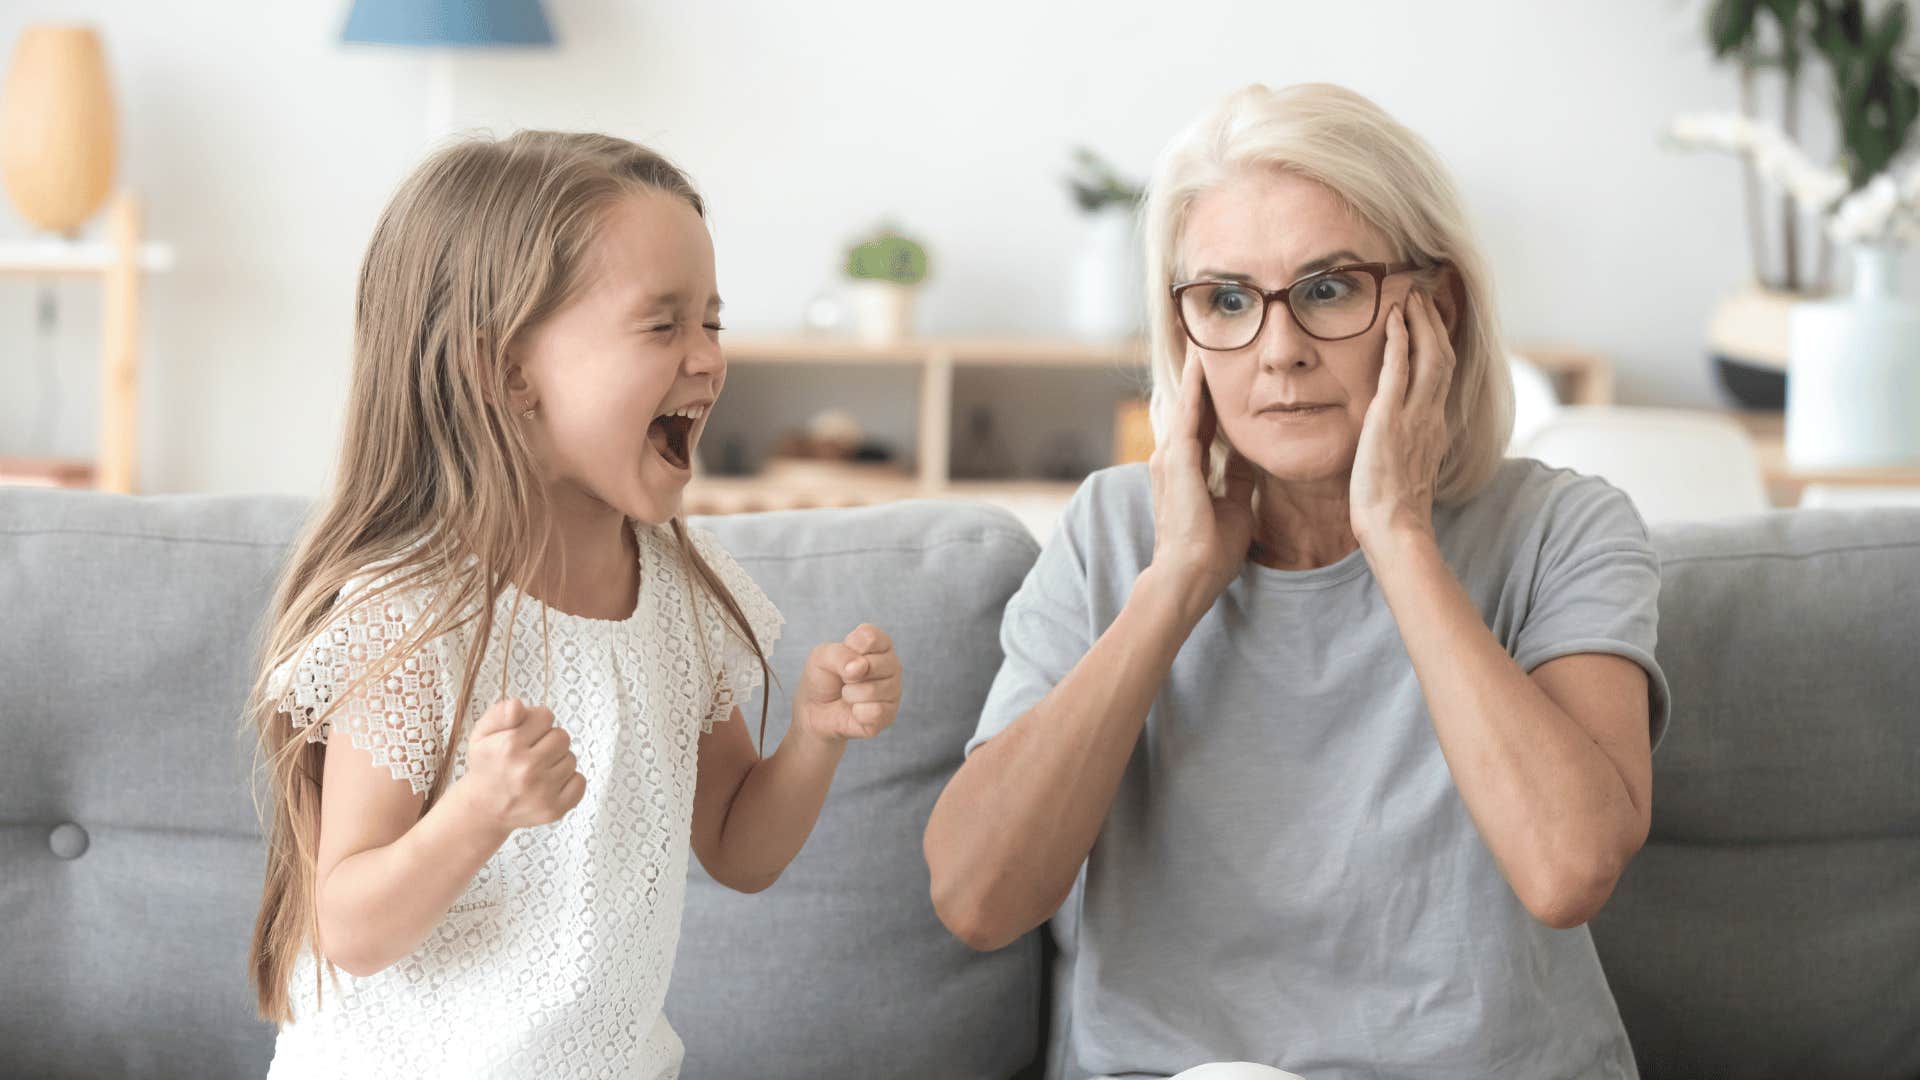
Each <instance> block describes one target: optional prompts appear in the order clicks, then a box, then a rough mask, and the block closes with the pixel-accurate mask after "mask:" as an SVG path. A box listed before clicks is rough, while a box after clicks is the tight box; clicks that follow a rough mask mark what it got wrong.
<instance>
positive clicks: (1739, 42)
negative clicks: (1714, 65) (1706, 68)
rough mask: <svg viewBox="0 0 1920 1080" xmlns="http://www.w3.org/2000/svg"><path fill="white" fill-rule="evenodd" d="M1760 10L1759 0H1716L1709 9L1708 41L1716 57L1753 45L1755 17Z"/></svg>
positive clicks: (1725, 55) (1745, 49) (1722, 57)
mask: <svg viewBox="0 0 1920 1080" xmlns="http://www.w3.org/2000/svg"><path fill="white" fill-rule="evenodd" d="M1759 10H1760V4H1759V0H1714V4H1713V6H1712V7H1711V8H1709V9H1707V42H1708V44H1709V45H1711V46H1712V47H1713V55H1714V58H1715V59H1725V58H1726V57H1727V56H1728V55H1730V54H1733V53H1737V52H1744V51H1747V50H1748V49H1750V48H1751V47H1752V45H1753V18H1754V16H1755V15H1756V14H1758V12H1759Z"/></svg>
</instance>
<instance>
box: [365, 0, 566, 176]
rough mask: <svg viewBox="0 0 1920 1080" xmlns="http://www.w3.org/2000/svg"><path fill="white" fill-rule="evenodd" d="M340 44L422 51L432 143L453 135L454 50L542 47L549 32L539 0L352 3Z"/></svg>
mask: <svg viewBox="0 0 1920 1080" xmlns="http://www.w3.org/2000/svg"><path fill="white" fill-rule="evenodd" d="M340 40H341V41H343V42H347V43H350V44H368V45H397V46H401V47H403V48H411V49H424V50H426V53H427V110H426V122H427V128H426V135H427V139H428V141H432V140H435V139H439V138H442V137H444V136H446V135H447V133H448V132H451V131H452V130H453V90H454V71H453V50H455V49H475V48H498V47H501V46H507V47H513V48H545V47H548V46H551V45H552V44H553V28H552V27H551V26H549V25H548V24H547V13H546V11H545V10H544V9H542V8H541V6H540V0H354V3H353V7H352V8H351V9H350V10H349V11H348V12H347V24H346V26H345V28H344V29H342V30H341V31H340Z"/></svg>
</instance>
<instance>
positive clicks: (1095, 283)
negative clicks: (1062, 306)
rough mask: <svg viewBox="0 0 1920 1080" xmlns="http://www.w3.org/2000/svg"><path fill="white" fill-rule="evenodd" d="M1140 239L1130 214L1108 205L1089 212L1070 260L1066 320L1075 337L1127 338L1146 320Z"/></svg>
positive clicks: (1137, 330)
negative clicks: (1077, 250)
mask: <svg viewBox="0 0 1920 1080" xmlns="http://www.w3.org/2000/svg"><path fill="white" fill-rule="evenodd" d="M1140 276H1141V269H1140V244H1139V239H1138V237H1137V236H1136V235H1135V231H1134V227H1133V213H1132V212H1131V211H1129V210H1127V209H1124V208H1121V207H1109V208H1108V209H1105V210H1100V211H1097V212H1095V213H1093V214H1091V215H1089V216H1088V217H1087V219H1086V234H1085V236H1084V237H1083V238H1082V240H1081V244H1080V252H1079V254H1078V255H1076V256H1075V257H1074V260H1073V279H1072V283H1071V288H1070V290H1069V292H1068V306H1067V325H1068V327H1069V328H1070V329H1071V330H1072V331H1073V333H1074V335H1075V336H1077V337H1083V338H1091V339H1094V340H1098V341H1107V340H1112V339H1114V338H1124V337H1130V336H1132V335H1134V334H1137V333H1139V332H1140V329H1141V326H1142V325H1143V323H1144V321H1145V320H1144V319H1143V318H1142V315H1143V312H1142V311H1141V304H1140Z"/></svg>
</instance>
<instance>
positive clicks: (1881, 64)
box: [1671, 0, 1917, 409]
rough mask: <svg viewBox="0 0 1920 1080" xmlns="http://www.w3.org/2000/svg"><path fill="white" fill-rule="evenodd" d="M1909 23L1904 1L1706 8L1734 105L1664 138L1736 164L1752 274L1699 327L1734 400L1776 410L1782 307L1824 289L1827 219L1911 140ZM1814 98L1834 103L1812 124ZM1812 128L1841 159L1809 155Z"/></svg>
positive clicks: (1783, 364) (1783, 365)
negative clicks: (1823, 160)
mask: <svg viewBox="0 0 1920 1080" xmlns="http://www.w3.org/2000/svg"><path fill="white" fill-rule="evenodd" d="M1907 24H1908V16H1907V10H1906V5H1905V3H1904V2H1903V0H1893V2H1890V3H1882V4H1876V5H1872V6H1871V8H1870V7H1869V6H1868V5H1866V4H1864V3H1862V2H1861V0H1712V3H1710V4H1709V5H1708V6H1707V11H1706V34H1707V39H1708V44H1709V47H1710V48H1711V50H1712V53H1713V56H1714V58H1715V59H1717V60H1720V61H1723V62H1725V63H1728V64H1731V65H1732V66H1733V67H1734V68H1735V70H1736V71H1737V73H1738V77H1739V88H1740V97H1739V104H1740V108H1739V112H1738V113H1721V114H1690V115H1686V116H1682V117H1679V118H1677V119H1676V120H1675V121H1674V123H1673V126H1672V128H1671V135H1672V138H1673V140H1674V141H1675V142H1677V143H1679V144H1680V145H1683V146H1696V147H1707V148H1714V149H1720V150H1727V151H1731V152H1733V153H1735V154H1737V155H1738V156H1739V157H1740V158H1741V160H1742V172H1743V175H1744V180H1745V185H1744V201H1745V210H1746V222H1747V234H1748V249H1749V252H1748V253H1749V258H1750V260H1751V263H1752V275H1753V276H1752V281H1751V282H1750V283H1749V284H1748V285H1747V286H1745V287H1743V288H1742V289H1740V290H1738V291H1736V292H1735V293H1734V294H1732V295H1731V296H1729V297H1727V298H1725V299H1724V300H1722V301H1721V302H1720V303H1719V304H1718V305H1717V306H1716V307H1715V308H1714V311H1713V314H1712V316H1711V317H1710V319H1709V322H1708V329H1707V336H1708V347H1709V351H1710V354H1711V359H1712V363H1713V366H1714V370H1715V373H1716V375H1717V377H1718V379H1719V381H1720V384H1721V386H1722V388H1723V390H1724V392H1725V393H1726V394H1727V395H1728V396H1729V397H1730V398H1731V399H1732V400H1734V401H1735V402H1737V403H1738V404H1740V405H1741V406H1744V407H1747V408H1757V409H1778V408H1781V407H1783V406H1784V405H1785V403H1786V398H1787V380H1788V370H1789V367H1790V361H1791V357H1790V348H1789V347H1790V340H1789V338H1790V327H1789V321H1790V318H1791V312H1792V310H1793V308H1794V306H1795V305H1797V304H1800V303H1803V302H1806V301H1812V300H1818V299H1821V298H1822V297H1824V296H1825V295H1826V294H1827V292H1828V289H1829V282H1830V275H1829V270H1830V266H1831V262H1832V259H1831V252H1832V248H1831V242H1830V236H1829V233H1831V232H1833V230H1834V229H1835V228H1840V229H1844V228H1845V227H1846V219H1845V218H1843V217H1839V216H1834V217H1829V214H1830V212H1832V211H1833V210H1834V209H1835V208H1834V204H1835V202H1836V201H1837V200H1839V199H1841V198H1842V197H1844V196H1846V195H1847V194H1848V193H1849V192H1858V191H1860V190H1861V189H1863V188H1865V187H1867V186H1868V185H1869V184H1870V183H1871V181H1872V179H1873V178H1874V177H1875V176H1877V175H1880V174H1882V173H1883V172H1885V170H1887V169H1888V168H1889V166H1890V165H1891V164H1892V163H1893V162H1894V160H1895V158H1896V157H1897V156H1898V155H1899V154H1900V153H1901V151H1902V149H1903V147H1904V145H1905V143H1906V138H1907V133H1908V130H1909V128H1910V127H1911V125H1912V123H1913V118H1914V112H1915V107H1916V104H1917V102H1916V93H1915V89H1914V83H1913V80H1912V78H1911V75H1910V70H1911V67H1912V60H1911V57H1910V56H1909V55H1908V54H1907V52H1906V33H1907ZM1809 61H1817V63H1810V62H1809ZM1809 96H1812V97H1814V99H1815V100H1816V101H1817V102H1824V103H1827V104H1828V105H1829V106H1830V108H1829V110H1827V111H1824V112H1817V113H1816V114H1815V115H1814V116H1813V117H1812V118H1811V119H1812V120H1813V121H1815V123H1814V124H1813V125H1811V126H1809V125H1808V124H1806V123H1803V114H1802V108H1803V105H1804V104H1805V103H1806V99H1807V97H1809ZM1769 112H1771V115H1772V117H1773V118H1772V119H1769V118H1768V117H1767V115H1766V114H1768V113H1769ZM1813 135H1823V136H1824V135H1831V136H1832V137H1833V138H1834V140H1835V141H1836V142H1837V144H1838V145H1837V149H1836V152H1835V154H1834V157H1835V158H1837V164H1836V165H1832V166H1823V165H1819V164H1816V163H1815V160H1816V157H1817V155H1809V154H1808V153H1807V152H1806V151H1805V150H1804V149H1803V147H1804V146H1805V145H1806V142H1807V140H1808V138H1809V136H1813ZM1823 141H1824V140H1823ZM1842 239H1845V238H1844V237H1843V238H1842Z"/></svg>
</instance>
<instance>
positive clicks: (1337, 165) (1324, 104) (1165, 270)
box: [1142, 83, 1513, 502]
mask: <svg viewBox="0 0 1920 1080" xmlns="http://www.w3.org/2000/svg"><path fill="white" fill-rule="evenodd" d="M1268 169H1270V170H1281V171H1287V172H1292V173H1296V174H1298V175H1300V176H1304V177H1307V178H1308V179H1311V180H1315V181H1318V182H1319V183H1321V184H1323V185H1325V186H1326V187H1327V188H1328V189H1329V190H1331V191H1332V192H1333V193H1334V194H1335V195H1336V196H1338V197H1339V198H1341V199H1342V200H1344V201H1345V202H1346V204H1347V206H1348V207H1350V208H1351V209H1352V210H1353V212H1354V214H1355V215H1357V216H1358V217H1359V218H1360V220H1362V221H1364V222H1366V223H1367V224H1368V225H1370V226H1372V227H1373V228H1374V229H1376V230H1378V231H1379V232H1380V234H1381V235H1382V236H1384V237H1386V239H1387V242H1388V243H1389V244H1391V245H1392V246H1393V249H1394V258H1395V259H1396V260H1416V259H1417V260H1419V261H1421V262H1424V263H1445V264H1447V265H1448V266H1451V267H1452V268H1453V271H1454V273H1455V274H1456V275H1457V276H1458V278H1459V286H1460V290H1459V291H1460V296H1459V298H1460V299H1461V300H1462V301H1463V303H1462V305H1461V308H1460V318H1459V321H1458V323H1457V325H1456V326H1455V328H1454V334H1453V338H1454V341H1453V345H1454V355H1455V366H1454V371H1453V388H1452V392H1451V394H1450V395H1449V397H1448V398H1447V430H1448V431H1450V432H1451V433H1452V442H1451V445H1449V446H1448V448H1447V453H1446V456H1445V457H1444V458H1443V459H1442V461H1441V464H1440V476H1439V485H1438V489H1437V491H1436V492H1435V496H1436V498H1437V499H1439V500H1440V501H1442V502H1458V501H1460V500H1463V499H1466V498H1469V497H1471V496H1472V495H1473V494H1474V493H1475V492H1477V491H1479V490H1480V488H1481V487H1483V486H1484V485H1485V484H1486V482H1487V481H1488V480H1489V479H1491V478H1492V476H1493V473H1494V470H1495V469H1497V468H1498V467H1499V465H1500V461H1501V459H1502V458H1503V457H1504V456H1505V454H1506V448H1507V441H1508V439H1509V438H1510V437H1511V435H1512V431H1513V375H1512V371H1511V369H1510V368H1509V366H1508V361H1507V354H1506V348H1505V346H1504V345H1503V344H1502V341H1501V335H1500V320H1499V318H1498V316H1497V315H1496V313H1495V310H1494V299H1493V279H1492V275H1491V274H1490V273H1489V271H1488V268H1487V261H1486V257H1485V256H1484V255H1482V254H1481V252H1480V245H1479V242H1478V241H1477V240H1476V239H1475V238H1474V234H1473V227H1472V224H1471V223H1470V222H1469V220H1468V218H1467V212H1466V205H1465V203H1464V202H1463V201H1462V200H1461V198H1460V194H1459V192H1458V191H1456V190H1455V188H1454V185H1453V181H1452V179H1451V178H1449V177H1448V175H1447V170H1446V167H1445V166H1444V165H1442V164H1441V161H1440V157H1439V155H1437V154H1435V153H1434V152H1433V148H1432V147H1430V146H1428V145H1427V143H1426V142H1425V140H1423V139H1421V138H1420V136H1418V135H1416V134H1414V133H1413V132H1412V131H1411V130H1409V129H1408V128H1407V127H1406V126H1405V125H1403V124H1401V123H1400V122H1398V121H1396V120H1395V119H1394V118H1393V117H1391V116H1389V115H1387V113H1386V111H1385V110H1384V109H1382V108H1380V106H1378V105H1376V104H1374V103H1373V102H1372V101H1369V100H1367V99H1366V98H1365V97H1362V96H1361V95H1359V94H1356V93H1354V92H1353V91H1351V90H1348V89H1346V88H1344V87H1340V86H1333V85H1330V84H1327V83H1303V84H1301V85H1298V86H1289V87H1286V88H1285V89H1281V90H1272V89H1269V88H1267V87H1265V86H1261V85H1259V84H1257V83H1256V84H1254V85H1252V86H1248V87H1245V88H1243V89H1241V90H1237V91H1235V92H1234V93H1232V94H1230V95H1228V96H1227V97H1226V98H1225V99H1223V100H1222V101H1221V102H1220V103H1219V104H1218V105H1216V106H1214V107H1213V108H1211V109H1209V110H1207V111H1206V112H1205V113H1204V114H1202V115H1201V116H1200V117H1199V118H1198V119H1196V120H1194V122H1193V123H1192V124H1191V125H1189V126H1188V127H1187V129H1186V130H1185V131H1182V132H1181V133H1180V134H1179V135H1176V136H1175V137H1174V139H1173V141H1172V142H1170V143H1168V144H1167V148H1166V149H1165V150H1164V151H1162V152H1161V155H1160V160H1159V163H1158V164H1157V165H1156V166H1155V168H1154V173H1153V179H1152V181H1151V183H1150V184H1149V186H1148V189H1147V200H1146V205H1145V207H1144V209H1143V211H1142V214H1143V217H1144V218H1145V221H1144V227H1143V231H1144V233H1145V238H1146V272H1147V282H1146V286H1147V311H1148V313H1149V324H1150V325H1149V330H1148V332H1149V334H1150V340H1149V341H1148V346H1149V348H1150V349H1151V350H1152V371H1153V395H1152V401H1151V404H1150V406H1149V415H1150V417H1151V418H1152V421H1153V429H1154V435H1155V437H1156V438H1159V439H1164V438H1166V435H1167V432H1168V431H1169V430H1170V429H1171V427H1172V422H1173V418H1174V414H1175V411H1176V407H1177V405H1178V401H1179V391H1180V371H1181V369H1182V368H1183V367H1184V366H1185V364H1186V357H1187V339H1186V335H1185V334H1184V333H1183V332H1182V331H1181V329H1180V321H1179V316H1178V314H1177V313H1176V312H1175V311H1174V309H1173V298H1172V297H1171V296H1170V295H1168V291H1167V290H1168V288H1169V287H1170V286H1171V285H1172V284H1173V283H1174V281H1176V280H1177V279H1178V277H1179V275H1180V274H1181V273H1182V268H1181V267H1179V266H1178V265H1177V263H1178V260H1179V255H1180V237H1181V231H1182V229H1183V228H1184V227H1185V225H1186V220H1187V212H1188V210H1190V209H1191V208H1192V206H1193V202H1194V200H1195V199H1197V198H1198V197H1199V196H1200V195H1202V194H1203V193H1205V192H1207V191H1211V190H1214V189H1216V188H1219V187H1221V186H1222V185H1224V184H1226V183H1228V182H1230V181H1231V180H1233V179H1234V178H1235V177H1236V176H1241V175H1245V174H1246V173H1247V172H1250V171H1259V170H1268ZM1423 277H1424V279H1425V280H1423V281H1422V284H1424V285H1426V286H1427V287H1431V286H1432V285H1433V284H1434V283H1435V282H1436V281H1437V280H1438V274H1437V272H1428V273H1426V274H1424V275H1423ZM1210 456H1211V461H1210V463H1209V468H1208V479H1209V481H1210V482H1211V483H1212V484H1213V486H1214V489H1215V491H1216V492H1218V491H1219V490H1220V485H1221V477H1222V475H1223V474H1224V473H1225V471H1226V463H1227V456H1228V446H1227V442H1226V435H1225V434H1224V433H1222V434H1220V435H1218V436H1216V437H1215V439H1214V445H1213V447H1212V452H1211V455H1210Z"/></svg>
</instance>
